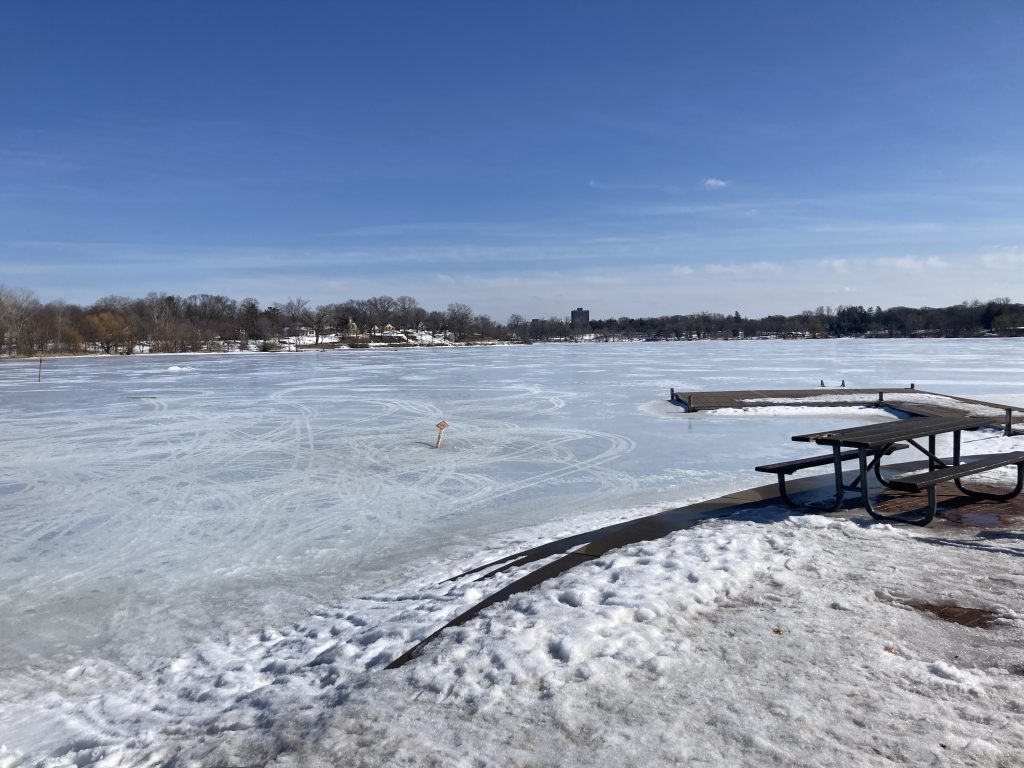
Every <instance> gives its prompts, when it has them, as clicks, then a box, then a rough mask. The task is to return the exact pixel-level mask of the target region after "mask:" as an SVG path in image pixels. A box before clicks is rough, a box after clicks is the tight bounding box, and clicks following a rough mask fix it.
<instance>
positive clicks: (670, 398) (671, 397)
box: [668, 387, 676, 403]
mask: <svg viewBox="0 0 1024 768" xmlns="http://www.w3.org/2000/svg"><path fill="white" fill-rule="evenodd" d="M675 399H676V389H675V387H670V388H669V390H668V401H669V402H670V403H671V402H674V401H675Z"/></svg>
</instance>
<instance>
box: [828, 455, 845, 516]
mask: <svg viewBox="0 0 1024 768" xmlns="http://www.w3.org/2000/svg"><path fill="white" fill-rule="evenodd" d="M842 454H843V449H842V448H840V447H839V446H838V445H833V446H832V462H833V464H834V465H835V472H836V501H835V504H834V505H833V506H832V509H830V510H829V512H838V511H839V510H840V509H842V507H843V455H842Z"/></svg>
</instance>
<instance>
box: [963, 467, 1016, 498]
mask: <svg viewBox="0 0 1024 768" xmlns="http://www.w3.org/2000/svg"><path fill="white" fill-rule="evenodd" d="M953 482H954V483H955V484H956V487H957V488H958V489H959V491H960V493H962V494H964V495H965V496H970V497H971V498H972V499H988V500H989V501H1009V500H1010V499H1012V498H1014V497H1016V496H1017V495H1019V494H1020V492H1021V489H1024V464H1018V465H1017V485H1015V486H1014V488H1013V490H1012V491H1010V492H1009V493H985V492H984V491H972V490H971V489H970V488H964V486H963V484H962V482H961V480H960V479H959V478H957V479H956V480H954V481H953Z"/></svg>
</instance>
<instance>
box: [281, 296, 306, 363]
mask: <svg viewBox="0 0 1024 768" xmlns="http://www.w3.org/2000/svg"><path fill="white" fill-rule="evenodd" d="M308 305H309V301H308V300H306V299H304V298H302V297H301V296H299V297H298V298H295V299H292V298H289V299H288V301H286V302H285V303H284V304H282V305H281V307H280V310H281V315H282V316H283V317H284V319H285V320H286V321H287V322H288V325H289V328H288V333H289V334H291V335H292V336H294V337H295V351H296V352H298V351H299V343H298V341H299V327H298V326H299V322H300V320H301V318H302V316H303V314H304V313H305V311H306V307H307V306H308Z"/></svg>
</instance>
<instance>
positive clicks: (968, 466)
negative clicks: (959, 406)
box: [757, 416, 1024, 525]
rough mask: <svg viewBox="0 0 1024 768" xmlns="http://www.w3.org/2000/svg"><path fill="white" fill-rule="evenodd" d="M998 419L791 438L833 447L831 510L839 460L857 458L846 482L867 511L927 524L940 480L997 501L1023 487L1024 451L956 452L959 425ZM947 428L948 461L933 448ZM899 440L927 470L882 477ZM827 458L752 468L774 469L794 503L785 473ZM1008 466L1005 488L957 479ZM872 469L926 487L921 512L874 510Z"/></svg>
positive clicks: (839, 480)
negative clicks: (1012, 471)
mask: <svg viewBox="0 0 1024 768" xmlns="http://www.w3.org/2000/svg"><path fill="white" fill-rule="evenodd" d="M999 422H1000V419H999V418H998V417H995V418H992V417H987V416H948V417H947V416H925V417H917V418H911V419H903V420H900V421H896V422H887V423H883V424H869V425H866V426H861V427H850V428H845V429H833V430H828V431H825V432H812V433H810V434H805V435H794V436H793V440H796V441H798V442H808V443H816V444H818V445H827V446H830V447H831V448H832V456H831V461H832V464H833V471H834V473H835V484H836V497H835V500H834V502H833V507H832V510H831V511H833V512H835V511H838V510H839V509H840V508H841V507H842V504H843V497H844V490H845V488H846V486H844V483H843V466H842V465H843V462H844V461H847V460H850V459H853V458H856V459H857V461H858V464H859V469H860V472H859V474H858V475H857V478H856V480H855V481H854V482H853V483H852V484H851V485H850V489H851V490H852V489H854V488H856V487H858V486H859V487H860V491H861V500H862V503H863V506H864V509H865V510H867V512H868V514H870V515H871V516H872V517H873V518H875V519H877V520H887V521H895V522H903V523H911V524H914V525H927V524H928V523H930V522H931V521H932V519H933V518H934V517H935V508H936V497H935V487H936V486H937V485H938V484H939V483H943V482H948V481H953V482H954V483H955V484H956V487H957V488H958V489H959V490H960V491H961V492H962V493H964V494H965V495H967V496H971V497H973V498H982V499H995V500H1000V501H1005V500H1007V499H1012V498H1013V497H1014V496H1016V495H1017V494H1019V493H1020V492H1021V489H1022V487H1024V451H1011V452H1007V453H999V454H986V455H981V456H968V457H961V455H960V444H961V441H960V436H961V433H962V432H963V431H964V430H974V429H978V428H980V427H986V426H990V425H993V424H997V423H999ZM949 433H951V434H952V435H953V458H952V463H951V464H950V463H947V462H946V461H944V460H943V459H941V458H939V457H938V456H937V455H936V453H935V445H936V438H937V436H938V435H942V434H949ZM922 438H928V447H927V448H925V447H924V446H923V445H921V443H919V442H918V441H919V440H921V439H922ZM904 444H906V445H910V446H913V447H914V448H916V449H917V450H919V451H920V452H921V453H923V454H925V455H926V456H927V457H928V470H927V471H925V472H917V473H913V474H907V475H903V476H901V477H898V478H895V479H892V478H890V479H886V478H884V477H883V476H882V473H881V459H882V457H883V456H887V455H889V454H890V453H892V452H893V451H895V450H900V448H903V447H906V445H904ZM844 449H846V450H844ZM869 456H870V457H871V462H870V463H869V461H868V457H869ZM827 463H828V459H827V458H825V457H814V458H812V459H797V460H795V461H793V462H782V463H780V464H769V465H763V466H761V467H757V469H758V470H759V471H762V472H767V471H770V472H775V473H776V474H778V477H779V487H780V491H782V497H783V500H784V501H785V502H786V503H787V504H790V505H791V506H796V504H794V503H793V502H792V500H791V499H790V498H789V496H788V494H787V493H785V491H784V479H783V477H784V475H785V474H790V473H792V472H793V471H796V470H797V469H801V468H804V467H810V466H823V465H825V464H827ZM787 465H789V466H791V467H792V469H789V466H787ZM1009 465H1016V467H1017V483H1016V486H1015V488H1014V489H1013V490H1011V491H1009V492H1007V493H989V492H982V491H975V490H971V489H968V488H965V487H964V486H963V484H962V482H961V481H962V480H963V478H965V477H969V476H970V475H975V474H979V473H981V472H987V471H989V470H992V469H997V468H999V467H1005V466H1009ZM871 469H874V471H875V475H876V477H877V478H878V480H879V481H880V482H881V483H882V484H883V485H885V486H886V487H888V488H893V489H896V490H902V491H909V492H917V491H921V490H927V491H928V508H927V510H926V511H925V512H924V513H923V514H921V515H919V516H917V517H911V518H908V517H905V516H899V517H893V516H887V515H882V514H879V513H878V512H877V511H876V510H875V509H874V506H873V505H872V503H871V498H870V497H869V495H868V473H869V471H870V470H871Z"/></svg>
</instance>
